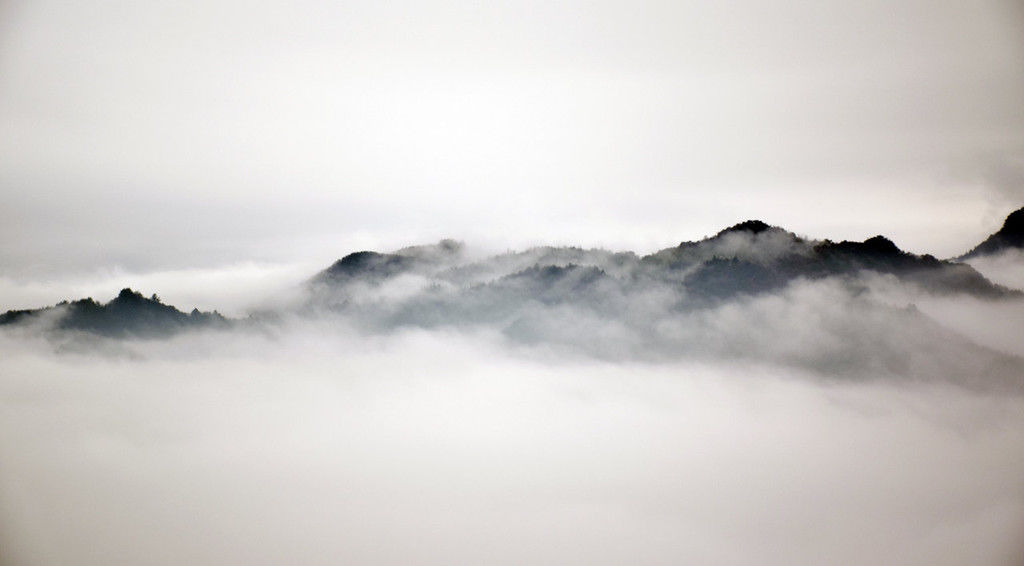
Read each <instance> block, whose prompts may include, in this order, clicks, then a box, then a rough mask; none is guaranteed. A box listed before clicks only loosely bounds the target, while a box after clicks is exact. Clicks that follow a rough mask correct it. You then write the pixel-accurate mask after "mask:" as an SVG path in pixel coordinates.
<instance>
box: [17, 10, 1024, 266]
mask: <svg viewBox="0 0 1024 566" xmlns="http://www.w3.org/2000/svg"><path fill="white" fill-rule="evenodd" d="M1021 100H1024V10H1022V9H1021V7H1020V5H1019V3H1018V2H1015V1H1013V0H1003V1H996V0H992V1H985V0H976V1H972V2H963V1H961V0H955V1H945V0H928V1H920V2H916V1H903V2H892V1H889V0H884V1H883V0H864V1H860V2H845V1H844V2H804V1H795V0H784V1H776V2H753V1H746V0H743V1H733V2H684V1H673V2H636V1H631V2H587V3H552V2H526V1H517V2H485V3H449V2H390V3H380V2H343V1H323V2H318V1H309V0H303V1H292V2H281V3H270V2H232V1H227V0H204V1H202V2H184V1H175V2H145V3H138V2H116V1H115V2H73V3H68V2H48V1H40V0H34V1H31V2H28V1H17V0H14V1H5V2H2V3H0V210H2V212H3V219H2V222H0V272H2V273H0V275H3V276H7V277H21V278H26V277H40V276H53V275H54V274H61V273H65V272H68V273H70V272H82V271H88V270H91V269H97V268H100V267H102V268H106V269H109V268H123V269H130V270H141V271H145V270H158V269H180V268H208V267H211V266H217V265H224V264H228V263H232V262H239V261H314V260H315V261H319V260H321V259H323V260H327V259H330V258H334V257H339V256H340V255H343V254H344V253H347V252H348V251H352V250H353V249H356V248H366V247H370V248H390V247H398V246H402V245H406V244H410V243H417V242H422V241H431V240H436V239H438V238H441V237H445V236H450V237H455V238H460V239H463V240H467V241H470V242H474V243H477V244H479V245H485V246H491V247H493V248H498V249H502V248H505V247H521V246H524V245H528V244H535V243H573V244H580V245H586V246H592V245H602V246H608V247H612V248H616V249H623V248H631V249H637V250H639V251H650V250H653V249H657V248H660V247H665V246H668V245H673V244H675V243H677V242H679V241H680V240H684V239H695V238H700V237H702V236H704V235H705V234H710V233H714V232H715V231H717V230H719V229H720V228H722V227H724V226H726V225H729V224H732V223H735V222H737V221H740V220H744V219H746V218H754V217H757V218H762V219H764V220H766V221H768V222H770V223H773V224H778V225H782V226H784V227H786V228H789V229H791V230H794V231H796V232H798V233H801V234H805V235H808V236H811V237H816V238H826V237H828V238H832V239H843V238H850V239H864V238H866V237H869V236H872V235H874V234H876V233H885V234H887V235H889V236H890V237H892V238H893V239H894V240H895V241H896V243H897V244H898V245H900V246H901V247H903V248H905V249H909V250H911V251H915V252H918V253H933V254H935V255H939V256H944V257H945V256H952V255H956V254H959V253H962V252H964V251H966V250H967V249H969V248H971V247H972V246H973V245H975V244H976V243H977V242H978V241H980V239H981V238H983V237H984V236H985V235H987V234H988V233H991V232H992V231H994V230H995V229H996V228H997V227H998V226H999V224H1000V223H1001V221H1002V218H1003V217H1004V216H1005V215H1006V214H1007V213H1008V212H1009V211H1010V210H1013V209H1015V208H1017V207H1019V206H1021V205H1022V204H1024V104H1021Z"/></svg>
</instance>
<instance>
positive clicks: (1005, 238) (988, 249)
mask: <svg viewBox="0 0 1024 566" xmlns="http://www.w3.org/2000/svg"><path fill="white" fill-rule="evenodd" d="M1009 249H1018V250H1022V249H1024V208H1019V209H1017V210H1015V211H1013V212H1011V213H1010V215H1009V216H1007V217H1006V221H1005V222H1003V227H1002V228H1000V229H999V231H998V232H996V233H995V234H992V235H991V236H989V237H988V238H986V239H985V241H984V242H982V243H980V244H978V245H977V246H975V248H974V249H973V250H971V251H969V252H967V253H966V254H964V255H962V256H960V257H959V258H957V259H960V260H965V259H971V258H974V257H979V256H985V255H991V254H996V253H999V252H1002V251H1006V250H1009Z"/></svg>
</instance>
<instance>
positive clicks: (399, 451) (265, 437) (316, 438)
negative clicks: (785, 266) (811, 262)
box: [0, 277, 1024, 566]
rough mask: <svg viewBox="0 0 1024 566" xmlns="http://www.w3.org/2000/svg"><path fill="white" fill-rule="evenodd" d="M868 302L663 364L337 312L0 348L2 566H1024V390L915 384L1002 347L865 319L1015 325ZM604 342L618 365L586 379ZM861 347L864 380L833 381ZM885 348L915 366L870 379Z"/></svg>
mask: <svg viewBox="0 0 1024 566" xmlns="http://www.w3.org/2000/svg"><path fill="white" fill-rule="evenodd" d="M864 285H866V287H864V288H866V289H868V290H867V291H860V292H859V293H860V295H850V294H849V290H850V289H851V287H850V286H849V285H847V284H838V283H836V282H830V281H824V282H818V283H811V282H798V283H797V284H795V285H793V286H791V287H790V288H788V289H785V290H783V291H781V292H779V293H775V294H769V295H765V296H762V297H760V298H758V299H752V300H738V301H732V302H730V303H727V304H725V305H723V306H722V307H720V308H718V309H713V310H710V311H707V313H706V314H704V315H702V317H696V318H694V317H690V318H685V319H684V322H685V324H683V323H681V324H680V325H679V326H677V327H675V331H679V332H684V331H688V332H689V333H690V334H686V335H685V337H686V339H687V340H694V339H699V338H700V335H701V332H707V333H710V334H709V335H710V338H706V339H705V342H704V344H705V345H707V346H715V347H713V348H711V349H709V350H706V351H703V352H700V351H696V352H695V351H685V352H683V353H682V354H681V355H677V356H669V357H665V356H662V357H660V358H658V359H657V360H656V361H643V360H642V359H637V358H636V357H635V356H632V355H630V354H631V353H635V351H633V350H630V348H629V345H630V344H631V342H629V340H630V337H631V332H632V330H631V329H632V328H633V326H631V323H630V322H629V321H628V320H615V319H596V320H591V321H590V322H589V323H588V325H587V326H585V327H580V326H572V324H566V325H565V326H563V327H551V326H550V325H549V327H547V328H545V331H546V332H548V336H549V337H550V340H548V341H546V342H542V343H536V344H532V345H530V344H524V343H522V342H518V341H516V340H514V339H510V337H509V336H508V335H507V334H503V333H502V332H501V329H500V328H499V327H496V326H493V325H486V324H485V325H475V326H469V327H465V326H463V327H447V328H442V329H435V330H425V329H422V328H415V327H407V328H397V329H395V328H392V329H384V330H377V331H372V332H368V331H366V330H359V329H358V328H356V327H353V326H350V325H349V324H348V323H347V322H346V321H347V320H348V319H347V318H345V317H338V316H336V315H322V316H314V317H286V318H285V319H283V320H282V321H281V322H279V323H276V324H270V325H267V326H256V327H252V328H241V329H235V330H228V331H211V332H192V333H185V334H180V335H178V336H176V337H174V338H170V339H166V340H111V339H98V338H89V337H85V336H78V335H74V334H69V335H64V336H62V337H61V336H57V337H51V338H45V339H44V338H42V337H40V336H39V335H38V334H37V333H36V331H35V329H34V328H24V329H14V330H12V331H7V332H4V333H2V334H0V355H2V357H3V360H4V361H3V372H2V373H0V461H2V463H3V465H2V466H0V524H2V525H4V527H3V529H2V530H0V537H2V538H0V549H2V552H3V555H2V556H0V563H3V564H5V565H6V564H11V565H17V566H21V565H35V564H46V565H48V564H76V565H78V564H81V565H93V564H95V565H110V564H133V565H137V564H141V565H157V564H167V565H172V564H197V565H204V564H210V565H213V564H217V565H222V564H247V565H248V564H282V563H302V564H346V563H347V564H367V565H376V564H453V563H456V564H467V563H487V564H523V563H531V564H625V563H630V564H679V563H707V564H758V565H762V564H786V565H788V564H816V563H828V564H850V565H862V564H880V565H881V564H893V565H896V564H898V565H928V566H932V565H943V564H948V565H960V564H986V565H989V564H991V565H1007V566H1009V565H1014V564H1020V563H1021V558H1022V556H1024V554H1022V553H1024V535H1022V533H1024V480H1022V479H1021V478H1024V395H1022V389H1021V383H1020V379H1019V375H1018V376H1017V378H1018V379H1017V388H1016V389H1013V388H1010V389H1006V388H1005V387H1004V388H999V389H998V390H997V391H994V392H993V391H987V390H986V388H985V387H983V386H978V384H977V383H975V382H974V381H973V380H972V375H969V374H968V375H961V376H959V377H960V378H962V379H958V378H957V376H955V375H947V373H949V372H948V371H947V370H945V369H944V368H939V367H934V366H929V365H928V364H927V363H923V361H927V360H928V359H930V358H929V356H934V355H936V354H937V353H941V352H938V350H941V349H942V348H943V347H947V346H949V345H950V344H953V345H956V348H959V349H956V350H954V351H955V352H956V353H958V355H960V356H961V357H976V359H974V360H973V361H972V360H970V359H969V360H962V362H963V363H964V364H967V365H964V366H958V367H971V366H970V364H971V363H983V362H984V360H985V359H987V358H985V357H984V355H983V354H984V352H985V351H987V350H977V349H971V348H967V347H962V346H959V345H958V344H959V342H955V341H952V338H950V336H948V335H946V334H942V333H941V332H938V331H934V330H929V332H927V333H923V334H920V335H917V333H918V332H919V331H920V328H919V327H917V326H913V325H911V326H909V327H899V326H897V327H895V328H888V327H889V326H891V324H892V321H893V320H894V319H892V318H889V317H888V316H887V315H886V314H885V313H886V312H888V311H885V310H884V309H881V307H879V309H881V310H878V309H867V308H865V307H866V306H868V305H870V304H874V305H883V304H889V305H892V306H895V307H899V308H903V307H906V306H907V305H909V304H914V305H916V306H917V308H919V309H920V311H921V312H922V313H924V314H926V315H928V316H931V317H933V318H934V319H935V320H936V321H937V322H938V323H939V324H940V325H941V326H942V327H944V328H946V329H948V330H950V331H952V332H955V333H956V335H961V336H966V337H967V338H968V339H969V340H970V341H973V342H975V343H978V344H981V345H983V346H987V347H990V348H995V349H997V350H1001V351H1003V352H1005V353H1007V354H1013V355H1017V356H1020V355H1022V354H1024V348H1022V347H1021V344H1020V343H1019V341H1016V342H1015V341H1014V340H1012V339H1008V338H1006V337H1005V336H1002V337H1001V336H1000V335H999V333H998V332H992V331H991V328H990V326H989V324H990V323H992V322H993V321H995V320H1000V322H999V324H997V325H996V326H997V327H998V328H999V329H1001V330H1002V331H1005V332H1007V333H1009V335H1010V336H1019V334H1020V331H1021V329H1022V328H1024V320H1022V319H1021V318H1020V313H1024V303H1022V302H1021V301H1020V300H1019V299H1018V300H1004V301H1002V302H998V301H995V302H994V301H980V300H974V299H966V298H964V297H958V296H945V297H942V296H934V295H928V294H923V293H921V292H919V291H916V290H914V289H913V288H908V287H905V286H901V285H898V284H896V282H895V281H894V280H893V279H891V278H887V277H878V278H874V279H871V278H868V279H866V280H865V282H864ZM415 288H416V287H415V285H413V286H412V287H410V288H409V289H411V290H406V291H404V292H399V291H397V290H392V291H391V292H389V293H385V294H378V295H375V296H374V297H375V298H374V300H376V301H390V302H395V303H398V302H401V301H403V300H405V299H406V298H407V297H408V296H409V294H410V293H415ZM858 288H860V287H858ZM863 293H867V294H868V297H869V299H870V302H864V301H865V300H866V299H864V297H863V296H861V295H863ZM998 313H1003V314H1002V315H1000V314H998ZM542 314H543V313H541V314H537V315H536V316H538V317H541V315H542ZM549 315H550V318H543V317H542V320H548V321H549V322H550V321H557V320H570V321H571V320H576V319H577V318H576V317H578V316H580V315H579V313H572V312H568V311H558V312H556V313H549ZM1000 316H1003V318H1002V319H1000V318H999V317H1000ZM565 317H567V318H565ZM908 329H909V330H908ZM581 336H582V338H581ZM870 337H880V338H878V339H869V338H870ZM591 338H593V339H597V340H609V341H608V342H607V343H608V344H612V343H614V341H615V340H618V339H623V340H624V341H625V342H624V343H625V344H626V346H624V349H623V350H622V351H615V350H607V349H606V351H603V352H599V353H598V354H599V355H597V356H595V355H594V353H593V352H592V351H591V350H589V349H587V348H586V347H585V346H586V341H587V340H588V339H591ZM844 340H845V341H847V342H850V343H851V344H853V345H852V346H851V345H849V344H846V345H844V343H843V341H844ZM633 346H634V347H636V348H641V349H643V348H646V347H647V346H645V345H644V344H643V343H633ZM850 348H853V349H852V350H851V349H850ZM851 351H853V352H857V357H856V358H854V361H855V369H857V371H853V372H843V373H836V372H833V371H832V369H831V368H832V366H830V365H829V364H828V363H824V364H822V363H819V362H821V361H822V360H824V361H825V362H828V361H829V360H832V359H838V358H842V357H843V356H844V355H845V354H846V353H848V352H851ZM893 352H896V353H897V354H898V355H900V356H907V359H914V360H917V361H916V362H914V363H910V364H908V365H906V366H905V368H904V373H903V374H901V375H895V374H891V373H888V372H886V371H884V370H885V368H886V367H887V366H885V365H884V364H883V365H877V364H876V363H875V361H874V360H873V358H877V357H882V358H884V357H885V356H892V355H893ZM1016 367H1020V365H1019V362H1018V365H1017V366H1016ZM908 368H909V369H908ZM872 372H874V373H872ZM928 372H932V373H934V374H935V375H940V376H941V379H930V378H929V375H928ZM944 372H945V373H944ZM908 377H909V378H910V379H908Z"/></svg>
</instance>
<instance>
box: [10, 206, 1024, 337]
mask: <svg viewBox="0 0 1024 566" xmlns="http://www.w3.org/2000/svg"><path fill="white" fill-rule="evenodd" d="M1021 218H1024V212H1022V211H1018V212H1016V213H1014V214H1013V215H1011V217H1010V218H1009V219H1007V223H1006V225H1005V226H1004V229H1003V230H1001V231H1000V233H998V234H997V235H995V236H999V237H1000V238H1002V239H1003V240H1001V241H1004V240H1005V241H1013V240H1012V237H1013V236H1012V235H1013V234H1014V233H1018V232H1015V230H1018V229H1019V223H1020V219H1021ZM995 236H993V237H995ZM864 274H877V275H882V276H886V277H891V278H894V279H895V280H896V281H898V282H901V283H903V284H908V285H912V286H914V287H916V288H919V289H922V290H924V291H927V292H931V293H937V294H967V295H971V296H975V297H981V298H999V297H1007V296H1020V295H1021V292H1020V291H1015V290H1010V289H1007V288H1005V287H1001V286H999V285H995V284H993V283H992V282H990V281H989V280H987V279H986V278H985V277H983V276H982V275H981V274H980V273H978V272H977V271H975V270H974V268H972V267H971V266H969V265H966V264H962V263H956V262H953V261H942V260H938V259H936V258H935V257H932V256H930V255H921V256H919V255H915V254H911V253H908V252H905V251H903V250H900V249H899V247H898V246H896V244H894V243H893V242H892V241H891V240H889V239H887V238H885V237H884V236H875V237H872V238H869V239H867V240H865V241H863V242H854V241H842V242H832V241H830V240H820V241H819V240H811V239H807V238H803V237H800V236H797V235H796V234H794V233H792V232H789V231H787V230H784V229H782V228H780V227H777V226H772V225H770V224H768V223H766V222H763V221H761V220H747V221H745V222H741V223H739V224H736V225H734V226H731V227H728V228H726V229H724V230H722V231H720V232H718V233H717V234H715V235H713V236H710V237H707V238H704V239H702V240H699V241H688V242H682V243H680V244H679V245H677V246H674V247H670V248H666V249H663V250H660V251H657V252H655V253H652V254H649V255H646V256H639V255H637V254H635V253H632V252H611V251H607V250H600V249H589V250H588V249H582V248H577V247H551V246H548V247H537V248H530V249H527V250H524V251H521V252H509V253H505V254H501V255H496V256H492V257H488V258H467V257H465V254H464V247H463V245H462V244H461V243H459V242H456V241H454V240H442V241H441V242H439V243H437V244H432V245H424V246H412V247H407V248H402V249H400V250H396V251H393V252H388V253H383V252H376V251H359V252H355V253H351V254H348V255H346V256H344V257H343V258H341V259H339V260H338V261H336V262H335V263H333V264H332V265H330V266H329V267H328V268H327V269H325V270H323V271H321V272H320V273H318V274H316V275H315V276H313V277H312V278H311V279H310V280H309V282H308V285H307V291H308V302H307V305H306V307H305V309H304V311H305V312H317V311H320V310H322V309H327V310H328V311H333V312H344V313H347V314H352V315H354V316H355V317H356V318H358V319H359V320H361V321H363V322H365V323H366V324H369V325H373V326H380V327H391V326H395V325H406V324H410V325H428V326H430V325H445V324H462V323H465V322H471V323H472V322H480V323H484V322H497V323H500V324H503V325H506V327H508V328H512V327H516V328H519V329H525V328H529V327H530V323H529V322H528V319H529V317H530V316H532V315H530V314H529V313H531V312H533V311H534V310H535V309H537V308H542V309H559V308H563V307H566V308H567V307H572V308H580V309H583V310H584V311H586V312H589V313H591V315H592V316H594V317H598V318H604V319H613V320H619V319H623V318H625V319H629V320H633V319H636V318H637V317H638V316H640V315H638V314H637V313H639V312H642V311H643V310H644V309H645V308H648V305H650V304H652V300H654V299H652V297H654V298H656V302H657V303H658V304H659V305H660V307H659V308H661V309H662V311H665V312H686V311H693V310H695V309H702V308H709V307H714V306H715V305H718V304H721V303H723V302H725V301H731V300H736V299H738V298H742V297H748V296H757V295H760V294H764V293H768V292H776V291H780V290H783V289H785V288H787V287H788V286H789V285H791V284H792V283H794V282H796V281H799V280H809V281H814V280H824V279H829V278H838V279H839V280H851V281H855V280H857V278H858V277H860V276H862V275H864ZM663 314H664V313H663V312H658V313H651V315H650V316H654V317H660V316H662V315H663ZM40 320H49V321H52V324H51V327H52V328H54V329H57V330H77V331H85V332H91V333H95V334H100V335H105V336H166V335H169V334H173V333H175V332H179V331H182V330H186V329H191V328H208V327H225V326H228V325H230V324H232V323H233V321H230V320H228V319H226V318H224V317H223V316H221V315H220V314H218V313H217V312H216V311H214V312H212V313H204V312H199V311H198V310H193V311H192V312H191V313H188V314H186V313H184V312H182V311H179V310H178V309H177V308H175V307H173V306H171V305H166V304H163V303H162V302H161V301H160V300H159V299H158V298H157V297H156V295H153V296H152V297H151V298H146V297H144V296H142V294H140V293H138V292H136V291H133V290H131V289H123V290H122V291H121V292H120V293H119V294H118V295H117V297H116V298H114V299H113V300H111V301H110V302H108V303H105V304H103V303H98V302H96V301H94V300H93V299H91V298H88V299H81V300H77V301H74V302H63V303H61V304H58V305H55V306H53V307H47V308H42V309H30V310H12V311H8V312H7V313H5V314H2V315H0V325H9V324H15V323H28V322H31V321H40Z"/></svg>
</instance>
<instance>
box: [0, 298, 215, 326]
mask: <svg viewBox="0 0 1024 566" xmlns="http://www.w3.org/2000/svg"><path fill="white" fill-rule="evenodd" d="M51 315H52V316H53V319H54V325H53V328H54V329H57V330H79V331H85V332H91V333H94V334H99V335H103V336H111V337H123V336H142V337H159V336H168V335H170V334H173V333H175V332H178V331H181V330H185V329H188V328H201V327H227V326H228V325H229V324H230V321H229V320H228V319H226V318H224V317H223V316H221V315H220V314H219V313H218V312H217V311H213V312H200V311H199V310H198V309H193V310H192V312H191V313H188V314H186V313H184V312H181V311H179V310H178V309H176V308H174V307H172V306H170V305H165V304H163V303H162V302H161V301H160V299H159V298H158V297H157V296H156V295H153V296H152V297H150V298H146V297H144V296H142V294H141V293H139V292H137V291H133V290H132V289H127V288H125V289H122V290H121V292H120V293H118V295H117V297H115V298H114V299H112V300H111V301H109V302H107V303H105V304H104V303H98V302H96V301H95V300H93V299H92V298H87V299H80V300H77V301H72V302H67V301H64V302H62V303H59V304H57V305H54V306H52V307H44V308H41V309H31V310H11V311H7V312H6V313H4V314H0V325H3V324H13V323H30V322H32V321H34V320H39V319H42V318H44V317H47V316H51Z"/></svg>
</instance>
